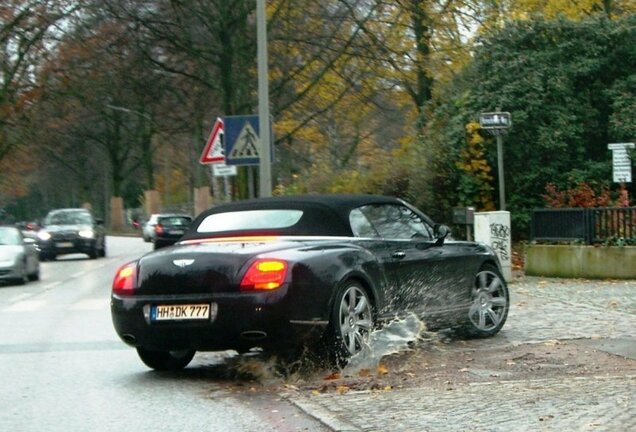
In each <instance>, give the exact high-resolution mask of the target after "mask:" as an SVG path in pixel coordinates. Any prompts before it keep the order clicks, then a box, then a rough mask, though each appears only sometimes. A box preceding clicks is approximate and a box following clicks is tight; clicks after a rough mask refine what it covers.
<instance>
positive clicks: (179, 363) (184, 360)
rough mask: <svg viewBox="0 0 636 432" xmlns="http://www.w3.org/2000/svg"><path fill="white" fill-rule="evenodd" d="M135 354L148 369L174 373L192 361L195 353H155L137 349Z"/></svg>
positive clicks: (186, 351)
mask: <svg viewBox="0 0 636 432" xmlns="http://www.w3.org/2000/svg"><path fill="white" fill-rule="evenodd" d="M137 354H138V355H139V358H140V359H141V361H142V362H144V364H145V365H146V366H148V367H149V368H152V369H155V370H160V371H174V370H179V369H183V368H184V367H186V366H187V365H188V364H189V363H190V361H192V358H193V357H194V354H195V351H194V350H181V351H155V350H150V349H147V348H143V347H137Z"/></svg>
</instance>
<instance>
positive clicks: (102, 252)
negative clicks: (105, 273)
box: [99, 239, 106, 258]
mask: <svg viewBox="0 0 636 432" xmlns="http://www.w3.org/2000/svg"><path fill="white" fill-rule="evenodd" d="M99 257H100V258H105V257H106V239H104V241H103V242H102V247H101V249H100V250H99Z"/></svg>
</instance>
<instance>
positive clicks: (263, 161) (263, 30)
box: [256, 0, 272, 198]
mask: <svg viewBox="0 0 636 432" xmlns="http://www.w3.org/2000/svg"><path fill="white" fill-rule="evenodd" d="M256 44H257V56H256V57H257V63H258V123H259V129H260V131H259V134H260V139H261V152H260V153H261V154H260V161H259V164H260V165H259V184H260V194H259V196H260V197H261V198H262V197H270V196H272V166H271V163H272V156H271V147H270V145H271V144H270V136H271V135H270V134H271V132H270V127H269V82H268V68H267V20H266V16H265V0H256Z"/></svg>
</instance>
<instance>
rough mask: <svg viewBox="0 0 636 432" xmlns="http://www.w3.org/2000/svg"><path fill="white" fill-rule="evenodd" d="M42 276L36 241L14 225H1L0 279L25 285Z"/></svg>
mask: <svg viewBox="0 0 636 432" xmlns="http://www.w3.org/2000/svg"><path fill="white" fill-rule="evenodd" d="M39 278H40V261H39V259H38V251H37V249H36V242H35V240H33V239H31V238H25V237H24V236H23V235H22V232H21V231H20V230H19V229H18V228H16V227H13V226H0V280H4V281H10V282H14V283H17V284H19V285H23V284H25V283H26V282H28V281H29V280H38V279H39Z"/></svg>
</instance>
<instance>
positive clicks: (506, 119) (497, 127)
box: [479, 108, 512, 210]
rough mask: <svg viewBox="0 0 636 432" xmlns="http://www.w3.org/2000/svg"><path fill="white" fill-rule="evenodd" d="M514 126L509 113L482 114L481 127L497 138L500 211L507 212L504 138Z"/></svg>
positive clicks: (498, 111)
mask: <svg viewBox="0 0 636 432" xmlns="http://www.w3.org/2000/svg"><path fill="white" fill-rule="evenodd" d="M511 125H512V121H511V119H510V113H509V112H502V111H500V109H499V108H497V111H496V112H486V113H481V115H480V116H479V126H481V128H482V129H485V130H487V131H488V132H490V133H491V134H492V135H495V136H496V137H497V174H498V176H499V210H506V190H505V182H504V160H503V138H502V135H503V134H504V133H506V131H507V130H508V128H509V127H510V126H511Z"/></svg>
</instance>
